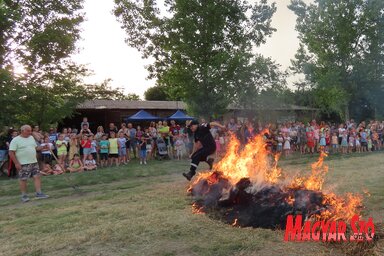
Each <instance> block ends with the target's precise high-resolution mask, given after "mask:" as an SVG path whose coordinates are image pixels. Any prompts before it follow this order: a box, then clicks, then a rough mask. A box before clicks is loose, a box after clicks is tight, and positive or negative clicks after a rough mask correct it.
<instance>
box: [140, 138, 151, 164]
mask: <svg viewBox="0 0 384 256" xmlns="http://www.w3.org/2000/svg"><path fill="white" fill-rule="evenodd" d="M148 139H149V136H148V135H147V134H143V135H142V136H141V137H140V139H139V140H138V145H139V147H140V164H147V140H148Z"/></svg>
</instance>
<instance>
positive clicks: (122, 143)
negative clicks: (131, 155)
mask: <svg viewBox="0 0 384 256" xmlns="http://www.w3.org/2000/svg"><path fill="white" fill-rule="evenodd" d="M117 143H118V146H119V162H120V163H121V164H127V147H126V143H127V139H126V138H125V136H124V133H123V132H120V133H119V138H118V139H117Z"/></svg>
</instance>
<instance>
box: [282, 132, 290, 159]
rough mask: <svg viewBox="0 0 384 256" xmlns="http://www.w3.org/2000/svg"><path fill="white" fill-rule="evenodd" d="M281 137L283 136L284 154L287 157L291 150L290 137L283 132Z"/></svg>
mask: <svg viewBox="0 0 384 256" xmlns="http://www.w3.org/2000/svg"><path fill="white" fill-rule="evenodd" d="M283 138H284V145H283V150H284V155H285V156H286V157H287V156H288V155H289V154H290V152H291V137H289V136H288V134H287V133H285V134H284V136H283Z"/></svg>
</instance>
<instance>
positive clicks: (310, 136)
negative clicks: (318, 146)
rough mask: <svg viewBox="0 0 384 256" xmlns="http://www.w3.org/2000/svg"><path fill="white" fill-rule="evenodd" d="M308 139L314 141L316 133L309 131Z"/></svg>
mask: <svg viewBox="0 0 384 256" xmlns="http://www.w3.org/2000/svg"><path fill="white" fill-rule="evenodd" d="M307 141H308V142H313V141H314V133H313V132H307Z"/></svg>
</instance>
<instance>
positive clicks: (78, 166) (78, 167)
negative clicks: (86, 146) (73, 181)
mask: <svg viewBox="0 0 384 256" xmlns="http://www.w3.org/2000/svg"><path fill="white" fill-rule="evenodd" d="M83 170H84V166H83V163H82V162H81V160H80V156H79V154H75V155H74V156H73V159H72V160H71V162H69V167H68V171H69V172H71V173H72V172H82V171H83Z"/></svg>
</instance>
